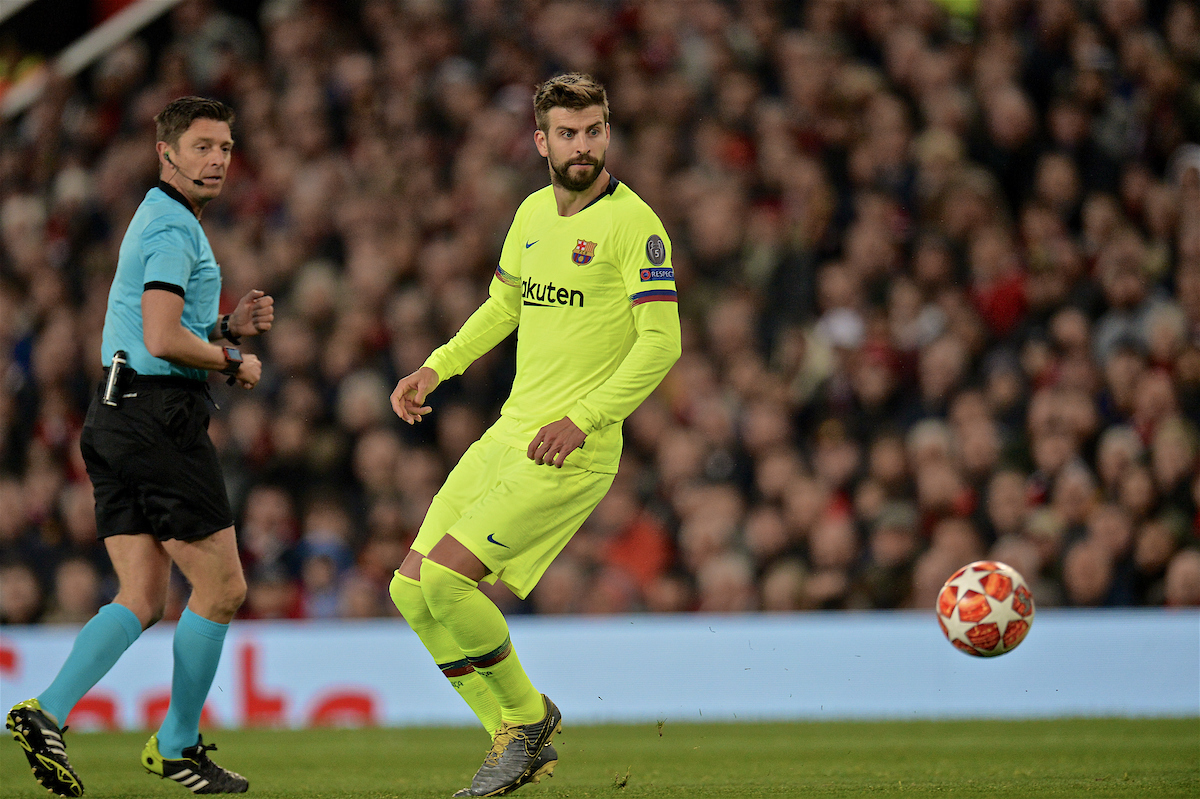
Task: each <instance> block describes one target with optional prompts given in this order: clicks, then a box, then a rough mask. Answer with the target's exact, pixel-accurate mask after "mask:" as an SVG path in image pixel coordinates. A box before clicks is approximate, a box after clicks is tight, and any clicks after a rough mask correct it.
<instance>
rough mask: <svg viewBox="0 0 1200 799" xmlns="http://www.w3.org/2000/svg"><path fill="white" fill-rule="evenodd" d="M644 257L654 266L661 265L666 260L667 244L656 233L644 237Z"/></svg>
mask: <svg viewBox="0 0 1200 799" xmlns="http://www.w3.org/2000/svg"><path fill="white" fill-rule="evenodd" d="M646 257H647V258H648V259H650V263H652V264H654V265H655V266H662V265H663V262H664V261H666V260H667V245H665V244H663V240H662V239H661V238H660V237H659V236H658V234H657V233H656V234H654V235H653V236H651V237H650V238H648V239H646Z"/></svg>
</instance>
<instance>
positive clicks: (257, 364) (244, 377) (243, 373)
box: [233, 352, 262, 389]
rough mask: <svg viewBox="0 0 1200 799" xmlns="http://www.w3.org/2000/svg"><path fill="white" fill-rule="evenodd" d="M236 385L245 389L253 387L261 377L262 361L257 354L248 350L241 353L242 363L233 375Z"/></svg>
mask: <svg viewBox="0 0 1200 799" xmlns="http://www.w3.org/2000/svg"><path fill="white" fill-rule="evenodd" d="M233 377H234V379H235V380H236V381H237V383H238V385H239V386H241V387H242V388H245V389H251V388H254V387H255V386H256V385H258V381H259V380H261V379H262V361H260V360H259V359H258V356H257V355H254V354H252V353H249V352H245V353H242V365H241V366H239V367H238V370H237V374H236V375H234V376H233Z"/></svg>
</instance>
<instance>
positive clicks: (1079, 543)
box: [0, 0, 1200, 624]
mask: <svg viewBox="0 0 1200 799" xmlns="http://www.w3.org/2000/svg"><path fill="white" fill-rule="evenodd" d="M568 70H578V71H586V72H590V73H592V74H594V75H595V76H597V77H598V78H599V79H600V80H602V81H603V82H604V83H605V84H606V85H607V87H608V91H609V98H610V103H611V108H612V146H611V149H610V151H609V153H608V167H609V169H610V171H611V172H612V173H613V174H614V175H615V176H616V177H617V178H618V179H619V180H621V181H623V182H625V183H627V184H628V185H629V186H630V187H631V188H632V189H633V190H634V191H635V192H637V193H638V194H639V195H640V196H641V197H642V198H644V199H645V200H646V201H647V202H648V203H649V204H650V206H651V207H652V208H654V209H655V211H656V212H657V213H658V214H659V216H660V217H661V218H662V220H663V223H664V225H665V226H666V230H667V231H668V233H669V235H670V237H671V240H672V244H673V263H674V268H675V274H676V277H677V281H678V290H679V297H680V313H681V317H682V321H683V338H684V346H683V357H682V358H681V360H680V361H679V363H678V364H677V365H676V366H675V368H674V369H673V371H672V372H671V374H670V375H669V376H668V377H667V379H666V381H665V382H664V383H663V385H662V386H661V387H660V389H659V390H658V391H657V392H656V393H655V394H654V395H652V396H651V398H650V399H649V400H647V402H646V403H645V404H644V405H643V406H642V407H641V408H640V409H638V410H637V411H636V412H635V413H634V414H633V415H632V416H631V417H630V418H629V419H628V421H627V422H626V425H625V439H626V451H625V456H624V459H623V461H622V466H621V471H620V474H619V475H618V477H617V480H616V483H615V485H614V487H613V489H612V491H611V493H610V494H609V495H608V497H607V498H606V499H605V500H604V501H603V502H602V503H601V504H600V506H599V508H598V509H597V510H596V512H595V513H594V514H593V515H592V517H591V518H590V519H589V520H588V521H587V522H586V524H585V525H584V527H583V528H582V529H581V530H580V532H579V533H578V534H577V535H576V536H575V538H574V539H573V541H572V542H571V544H570V545H569V546H568V547H567V549H566V550H565V551H564V553H563V554H562V556H560V557H559V559H558V560H557V561H556V562H555V563H554V565H553V566H552V567H551V568H550V570H549V571H548V572H547V573H546V575H545V577H544V578H543V580H542V582H541V584H540V585H539V586H538V587H537V589H535V591H534V592H533V593H532V594H531V595H530V596H529V597H528V598H527V599H525V600H520V599H518V598H517V597H515V596H513V595H512V594H510V593H508V592H507V590H506V589H504V588H503V587H492V588H489V587H487V586H484V587H485V588H487V590H488V592H489V595H491V596H493V598H494V599H496V601H497V602H498V604H500V606H501V607H502V608H503V609H504V610H505V612H518V613H519V612H531V613H545V614H549V613H620V612H629V611H653V612H681V611H704V612H738V611H755V610H765V611H788V610H807V609H869V608H920V609H931V608H932V607H933V600H934V596H935V595H936V592H937V590H938V588H939V587H940V586H941V584H942V583H943V581H944V580H945V579H946V578H947V577H949V576H950V575H951V574H952V573H953V572H954V571H955V570H956V569H957V568H959V567H960V566H962V565H964V564H966V563H968V562H970V561H974V560H979V559H985V558H991V559H997V560H1001V561H1004V562H1006V563H1008V564H1010V565H1012V566H1014V567H1015V568H1016V569H1017V570H1018V571H1019V572H1021V573H1022V574H1023V575H1024V576H1025V578H1026V579H1027V581H1028V582H1029V583H1030V585H1031V588H1032V591H1033V594H1034V597H1035V600H1036V601H1037V603H1038V604H1039V606H1041V607H1046V606H1056V605H1064V606H1135V605H1141V606H1145V605H1150V606H1162V605H1174V606H1180V605H1200V515H1198V506H1200V476H1198V475H1200V457H1198V451H1200V434H1198V431H1200V144H1197V142H1200V10H1198V7H1197V5H1196V4H1195V3H1194V2H1190V1H1189V0H1103V1H1102V2H1101V1H1098V0H978V1H977V2H976V0H807V1H806V2H785V1H784V0H743V1H742V2H722V1H720V0H611V2H584V1H583V0H356V1H355V2H333V0H325V1H324V2H321V1H314V0H265V2H264V3H263V4H262V6H261V9H260V10H259V12H258V15H257V17H256V18H254V19H248V18H243V17H240V16H237V15H236V14H234V13H231V12H229V11H226V10H223V9H222V8H221V6H220V5H219V4H218V3H216V2H215V0H184V2H183V3H182V4H181V5H179V6H177V7H176V8H175V9H174V10H173V11H171V12H170V25H169V36H167V37H166V38H165V40H163V41H147V40H146V39H143V38H134V39H131V40H130V41H128V42H125V43H123V44H121V45H119V46H117V47H116V48H115V49H113V50H112V51H111V52H109V53H108V54H106V55H105V56H104V57H103V59H101V60H100V61H99V62H98V63H97V64H96V65H95V66H94V67H93V68H91V69H89V70H87V71H85V72H84V73H82V74H81V75H80V76H79V77H78V78H74V79H63V78H57V79H54V80H52V81H51V83H50V84H49V86H48V88H47V90H46V92H45V93H44V94H43V96H42V97H41V98H40V99H39V100H38V102H37V103H36V105H34V106H33V107H31V108H30V109H29V110H28V111H27V112H25V113H24V114H22V115H21V116H20V117H18V118H16V119H14V120H9V121H8V122H6V123H5V126H4V127H3V128H2V129H0V236H2V241H3V246H2V248H0V380H2V381H3V391H0V619H2V620H3V621H4V622H5V623H9V624H22V623H33V622H66V623H79V622H83V621H85V620H86V619H87V618H89V617H90V616H91V615H92V614H93V613H94V612H95V610H96V609H97V607H98V606H99V605H101V604H103V603H104V602H106V601H108V599H110V598H111V596H112V594H113V591H114V589H115V586H114V584H113V575H112V570H111V567H110V566H109V563H108V559H107V556H106V554H105V552H104V548H103V545H102V544H99V543H98V542H97V541H96V522H95V518H94V515H93V506H92V498H91V486H90V484H89V483H88V480H87V476H86V474H85V472H84V470H83V469H82V464H81V460H80V456H79V451H78V439H79V433H80V428H81V424H82V421H83V416H84V412H85V410H86V407H87V402H88V400H89V399H90V396H91V394H92V392H93V391H94V388H95V385H96V384H97V382H98V381H99V379H100V376H101V367H102V364H101V363H100V360H99V354H98V353H99V350H100V345H99V341H100V332H101V328H102V324H103V317H104V311H105V306H106V301H107V294H108V286H109V283H110V281H111V279H112V276H113V272H114V270H115V266H116V261H117V248H118V246H119V244H120V241H121V237H122V235H123V233H124V230H125V227H126V225H127V223H128V221H129V219H130V217H131V215H132V213H133V211H134V209H135V208H136V207H137V204H138V203H139V202H140V200H141V199H142V197H143V196H144V194H145V192H146V191H147V190H148V189H149V188H150V187H152V186H153V185H154V184H155V180H156V176H157V174H156V161H155V158H154V152H153V148H154V125H153V122H152V117H153V115H154V114H155V113H157V111H159V110H160V109H161V108H162V107H163V106H164V105H165V104H166V103H167V102H168V101H169V100H171V99H173V98H175V97H178V96H181V95H185V94H201V95H206V96H211V97H216V98H218V99H221V100H224V101H226V102H228V103H229V104H230V105H232V106H233V108H234V109H235V110H236V112H237V115H238V117H237V121H236V123H235V126H234V135H235V138H236V139H237V144H236V148H235V158H234V166H233V169H232V173H231V178H230V179H229V181H228V183H227V185H226V187H225V190H224V192H223V193H222V196H221V197H220V198H219V199H218V200H217V201H215V202H213V203H212V204H211V205H210V206H209V207H208V208H207V209H206V211H205V213H204V217H203V222H204V226H205V228H206V230H207V232H208V235H209V238H210V240H211V242H212V245H213V248H214V251H215V252H216V255H217V259H218V261H219V262H220V264H221V267H222V271H223V274H224V281H225V282H224V290H225V298H226V303H227V305H228V304H230V303H232V302H233V301H235V300H236V298H237V297H240V296H241V295H242V294H244V293H245V292H246V291H248V290H249V289H251V288H261V289H263V290H265V291H267V292H268V293H270V294H272V295H273V296H274V297H275V298H276V313H277V316H276V322H275V326H274V329H273V330H271V331H270V333H269V334H267V335H266V336H263V337H262V338H261V339H257V340H254V341H253V342H252V343H251V344H250V345H249V346H250V348H251V349H252V350H253V351H254V352H256V353H257V354H258V355H259V356H260V357H261V358H262V359H263V361H264V364H265V367H264V371H263V380H262V382H261V383H260V384H259V386H258V387H257V389H255V390H254V391H251V392H240V391H238V390H236V389H232V388H226V386H225V385H224V383H223V382H220V381H216V380H214V381H212V394H213V397H214V399H215V401H216V403H217V404H218V405H219V406H220V409H219V410H216V411H214V419H213V422H212V426H211V430H210V432H211V435H212V437H213V440H214V441H215V443H216V445H217V448H218V450H219V452H220V453H221V456H222V459H223V466H224V469H225V474H226V476H227V481H228V489H229V494H230V498H231V501H232V503H233V506H234V509H235V514H236V519H237V529H238V535H239V539H240V543H241V547H242V551H243V553H244V563H245V567H246V572H247V575H248V580H249V592H248V599H247V601H246V604H245V606H244V607H243V609H242V616H243V617H245V618H260V619H267V618H334V617H342V618H344V617H356V618H361V617H374V616H386V615H394V614H395V609H394V608H393V607H392V605H391V603H390V601H389V600H388V595H387V585H388V582H389V580H390V578H391V575H392V572H393V570H394V569H396V568H397V567H398V566H399V564H400V562H401V560H402V559H403V556H404V554H405V552H406V551H407V547H408V545H409V543H410V542H411V541H412V539H413V537H414V536H415V533H416V530H417V528H418V526H419V525H420V522H421V519H422V517H423V514H424V512H425V509H426V508H427V506H428V504H429V501H430V498H431V497H432V495H433V494H434V493H435V492H436V491H437V489H438V487H439V486H440V484H441V481H442V480H443V478H444V477H445V475H446V474H447V472H448V470H449V469H450V468H451V467H452V466H453V464H454V463H455V462H456V460H457V458H458V457H459V456H460V455H461V454H462V452H463V451H464V450H465V449H466V447H467V446H468V445H469V444H470V443H471V442H472V441H473V440H474V439H475V438H476V437H478V436H479V435H480V433H481V432H482V431H483V430H484V429H485V428H486V427H487V425H488V424H490V422H491V421H492V420H493V419H494V418H495V417H496V415H497V414H498V412H499V406H500V403H501V402H502V400H503V398H504V397H505V395H506V393H507V389H508V386H509V381H510V380H511V375H512V372H513V368H514V357H513V355H514V352H513V343H512V342H511V341H509V342H507V343H506V344H504V345H502V346H501V347H499V348H497V349H496V350H495V351H494V352H493V353H491V354H489V355H488V356H485V357H484V358H482V359H480V360H479V361H478V362H477V363H476V364H475V365H474V366H473V367H472V368H471V369H470V370H469V371H468V372H467V373H466V374H465V375H463V376H462V377H461V378H457V379H454V380H451V381H448V382H447V383H446V384H444V385H443V386H441V387H440V388H439V389H438V390H437V392H435V394H434V395H433V396H432V397H431V404H432V405H433V407H434V409H435V410H434V412H433V414H432V415H431V416H429V417H427V418H426V419H425V421H424V423H423V424H421V425H415V426H412V427H410V426H408V425H401V424H400V423H399V422H398V420H397V419H396V418H395V417H394V415H393V414H392V413H391V411H390V408H389V406H388V395H389V392H390V390H391V388H392V386H394V384H395V381H396V380H397V378H398V377H399V376H402V375H405V374H407V373H409V372H410V371H412V370H413V369H415V368H416V367H418V366H419V365H420V364H421V363H422V361H423V360H424V358H425V357H426V355H427V354H428V353H429V352H430V351H431V350H432V349H433V348H435V347H436V346H438V345H439V344H440V343H442V342H443V341H445V340H446V339H447V338H448V337H449V336H451V335H452V334H453V333H454V331H455V330H456V329H457V327H458V326H459V325H460V324H461V323H462V322H463V320H465V319H466V317H467V316H468V315H469V314H470V313H471V312H472V311H473V310H474V309H475V308H476V307H477V306H478V304H479V303H480V302H481V301H482V300H483V298H484V297H485V296H486V292H487V287H488V283H489V280H490V276H491V275H492V273H493V271H494V269H495V264H496V261H497V258H498V255H499V251H500V245H501V242H502V239H503V236H504V234H505V232H506V230H507V228H508V225H509V223H510V222H511V220H512V216H513V213H514V212H515V210H516V207H517V205H518V204H519V203H520V201H521V200H522V199H523V198H524V197H525V196H526V195H527V194H528V193H529V192H530V191H533V190H535V189H537V188H540V187H541V186H544V185H546V183H547V182H548V174H547V168H546V164H545V161H544V159H542V158H540V157H539V156H538V155H537V152H536V151H535V149H534V147H533V141H532V138H533V136H532V133H533V128H534V123H533V115H532V108H531V95H532V91H533V87H534V86H535V85H536V84H537V83H538V82H540V81H541V80H543V79H545V78H546V77H549V76H550V75H552V74H555V73H557V72H561V71H568ZM174 588H175V590H173V599H172V603H171V605H172V606H171V608H170V609H169V616H168V617H169V618H170V617H172V616H175V617H177V614H178V613H179V611H180V610H181V608H182V604H183V602H184V601H185V600H186V595H187V588H186V586H185V585H184V584H183V583H182V580H181V579H178V580H177V584H176V585H175V586H174Z"/></svg>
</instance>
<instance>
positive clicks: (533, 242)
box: [525, 239, 541, 250]
mask: <svg viewBox="0 0 1200 799" xmlns="http://www.w3.org/2000/svg"><path fill="white" fill-rule="evenodd" d="M538 241H541V239H538V240H537V241H527V242H525V249H527V250H528V249H529V248H530V247H532V246H533V245H535V244H537V243H538Z"/></svg>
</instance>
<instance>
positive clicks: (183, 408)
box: [80, 376, 233, 541]
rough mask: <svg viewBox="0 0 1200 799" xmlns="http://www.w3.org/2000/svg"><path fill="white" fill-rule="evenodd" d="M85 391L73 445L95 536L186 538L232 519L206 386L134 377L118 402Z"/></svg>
mask: <svg viewBox="0 0 1200 799" xmlns="http://www.w3.org/2000/svg"><path fill="white" fill-rule="evenodd" d="M103 393H104V386H103V384H101V386H100V387H99V389H98V390H97V392H96V394H95V395H94V396H93V397H92V403H91V406H90V407H89V408H88V413H87V420H86V421H85V422H84V425H83V434H82V437H81V439H80V449H81V450H82V451H83V462H84V465H85V466H86V467H87V472H88V476H89V477H90V478H91V479H92V487H93V489H94V491H95V495H96V528H97V530H98V531H99V532H98V537H99V538H107V537H108V536H110V535H128V534H134V533H152V534H153V535H154V536H155V537H156V538H158V540H159V541H166V540H168V539H171V538H177V539H179V540H182V541H194V540H197V539H200V538H204V537H206V536H210V535H212V534H213V533H215V532H217V531H218V530H223V529H225V528H226V527H229V526H231V525H232V524H233V512H232V511H231V510H230V508H229V497H228V496H227V495H226V493H225V480H224V478H223V477H222V476H221V465H220V463H219V461H218V460H217V450H216V448H215V447H214V446H213V443H212V439H210V438H209V437H208V420H209V416H208V404H207V398H208V390H207V388H206V387H205V384H204V383H202V382H200V381H199V380H189V379H187V378H183V377H150V376H148V377H142V376H138V377H136V378H134V381H133V384H132V385H131V386H130V387H128V388H126V389H125V392H124V396H123V397H122V399H121V405H120V407H117V408H112V407H109V406H107V405H105V404H104V403H102V402H101V401H100V398H101V396H102V395H103Z"/></svg>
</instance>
